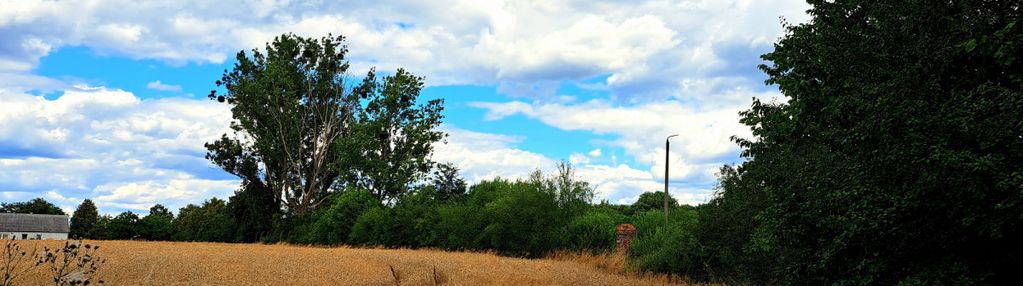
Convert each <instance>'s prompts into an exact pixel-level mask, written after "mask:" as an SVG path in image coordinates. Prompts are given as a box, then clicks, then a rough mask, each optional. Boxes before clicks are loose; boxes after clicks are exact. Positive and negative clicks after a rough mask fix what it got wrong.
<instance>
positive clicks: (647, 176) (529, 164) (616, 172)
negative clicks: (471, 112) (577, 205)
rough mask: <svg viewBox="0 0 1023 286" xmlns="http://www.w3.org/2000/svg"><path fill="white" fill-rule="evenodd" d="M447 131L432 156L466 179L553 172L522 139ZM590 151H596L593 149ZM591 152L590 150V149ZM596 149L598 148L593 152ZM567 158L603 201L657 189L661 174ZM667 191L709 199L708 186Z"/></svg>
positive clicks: (550, 162) (629, 199) (689, 199)
mask: <svg viewBox="0 0 1023 286" xmlns="http://www.w3.org/2000/svg"><path fill="white" fill-rule="evenodd" d="M442 129H443V130H444V131H445V132H448V134H450V137H448V140H447V141H448V142H447V143H446V144H443V145H438V146H436V151H435V152H434V157H433V158H434V160H436V161H438V162H452V163H455V165H456V166H458V168H459V169H460V172H461V175H462V176H463V177H465V178H466V179H467V180H468V181H470V182H472V183H476V182H479V181H481V180H486V179H493V178H496V177H501V178H506V179H519V178H524V177H525V176H526V175H527V174H528V173H529V172H531V171H533V170H536V169H538V168H539V169H541V170H542V171H545V172H553V171H554V167H555V163H556V162H557V160H556V159H551V158H548V157H546V156H544V155H542V154H537V153H533V152H529V151H525V150H521V149H518V148H517V147H516V146H515V144H517V143H519V142H521V141H522V140H524V139H525V138H518V137H512V136H507V135H500V134H491V133H480V132H474V131H469V130H464V129H459V128H456V127H454V126H451V125H446V126H444V127H443V128H442ZM594 151H596V150H594ZM590 153H594V152H590ZM598 153H599V152H598ZM569 161H570V163H572V165H573V166H574V167H575V168H576V175H577V176H578V178H579V179H581V180H583V181H586V182H589V183H590V185H591V186H592V187H593V189H594V191H595V193H596V195H595V201H601V200H608V201H609V202H611V203H616V204H631V203H633V202H635V201H636V199H637V198H638V197H639V195H640V194H642V193H644V192H650V191H659V190H663V186H664V185H663V181H661V180H662V179H661V178H663V177H657V176H656V175H655V174H653V173H651V172H649V171H643V170H638V169H635V168H632V167H630V166H629V165H626V164H618V165H614V166H609V165H603V164H591V163H592V162H591V161H590V160H589V158H587V157H586V156H584V155H582V154H573V155H572V156H570V158H569ZM672 184H673V186H672V187H671V192H672V196H675V197H676V198H677V199H679V201H680V202H683V203H687V204H699V203H703V202H706V201H707V200H709V199H710V194H711V193H712V190H711V188H709V187H707V188H695V187H685V188H682V187H678V186H679V185H684V184H679V183H678V182H673V183H672Z"/></svg>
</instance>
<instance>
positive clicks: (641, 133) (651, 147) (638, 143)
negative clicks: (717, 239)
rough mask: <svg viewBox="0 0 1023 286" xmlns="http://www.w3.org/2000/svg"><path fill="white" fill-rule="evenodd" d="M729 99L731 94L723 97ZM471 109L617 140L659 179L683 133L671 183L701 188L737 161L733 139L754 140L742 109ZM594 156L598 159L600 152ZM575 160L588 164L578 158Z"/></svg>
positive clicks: (673, 104)
mask: <svg viewBox="0 0 1023 286" xmlns="http://www.w3.org/2000/svg"><path fill="white" fill-rule="evenodd" d="M746 95H747V96H751V97H759V98H763V99H769V98H772V97H776V96H778V94H777V93H775V92H765V93H746ZM727 96H730V95H722V97H727ZM470 105H471V106H476V107H480V108H483V109H486V110H487V114H486V115H485V118H486V119H489V120H499V119H501V118H504V117H507V116H512V115H516V114H521V115H524V116H527V117H529V118H533V119H536V120H539V121H540V122H542V123H544V124H547V125H550V126H554V127H556V128H559V129H562V130H567V131H575V130H582V131H589V132H592V133H594V134H606V135H613V136H614V139H613V140H610V141H606V142H603V144H605V145H607V146H609V147H617V148H622V149H623V150H624V151H625V153H626V154H627V155H630V156H631V157H632V158H633V159H634V160H635V162H636V163H638V164H639V165H647V166H650V169H649V173H650V174H652V175H653V176H654V177H660V178H663V176H664V166H665V163H666V161H665V156H664V155H665V149H664V138H665V137H666V136H667V135H669V134H679V136H678V137H676V138H673V139H672V140H671V141H672V142H671V143H672V144H671V149H672V150H671V151H672V152H671V154H670V156H669V157H668V159H669V160H670V164H669V166H670V167H671V179H672V180H676V181H679V182H688V183H697V184H701V185H707V184H711V183H712V182H713V181H714V180H715V177H714V176H713V174H714V171H716V170H717V168H718V167H720V166H721V165H722V164H727V163H734V162H732V161H733V160H736V159H737V158H736V156H737V154H738V152H739V148H738V146H736V145H735V144H734V143H733V142H732V141H731V139H730V138H731V136H732V135H737V136H740V137H746V138H748V137H750V133H749V132H750V131H749V128H748V127H746V126H744V125H742V124H740V123H739V115H738V113H739V111H741V110H745V109H747V108H748V107H746V106H745V105H740V104H734V105H724V104H722V105H721V106H710V105H708V106H705V107H704V108H697V107H694V106H692V105H689V104H683V103H682V102H678V101H665V102H650V103H643V104H635V105H630V106H620V105H615V104H612V103H611V102H609V101H607V100H591V101H587V102H582V103H567V104H566V103H555V104H551V103H543V102H539V101H537V102H533V103H525V102H521V101H511V102H505V103H494V102H475V103H471V104H470ZM593 153H596V155H595V156H594V157H596V156H599V155H600V153H601V152H600V151H599V150H594V152H591V155H594V154H593ZM580 155H581V154H580ZM615 159H617V158H614V159H613V161H616V160H615ZM575 160H576V161H578V162H584V160H581V159H580V158H575ZM588 161H589V160H586V161H585V162H588Z"/></svg>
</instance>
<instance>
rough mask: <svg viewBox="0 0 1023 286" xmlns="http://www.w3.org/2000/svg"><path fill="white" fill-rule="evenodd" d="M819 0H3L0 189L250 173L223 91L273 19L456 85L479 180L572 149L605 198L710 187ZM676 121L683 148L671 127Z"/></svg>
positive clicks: (702, 196)
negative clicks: (224, 153)
mask: <svg viewBox="0 0 1023 286" xmlns="http://www.w3.org/2000/svg"><path fill="white" fill-rule="evenodd" d="M807 8H808V7H807V4H805V3H804V2H801V1H794V0H787V1H773V0H760V1H742V0H736V1H727V0H707V1H703V0H675V1H498V0H494V1H453V0H438V1H287V0H283V1H274V0H266V1H240V2H239V1H101V0H96V1H74V0H71V1H60V2H52V1H8V0H0V39H3V40H2V41H0V201H3V202H16V201H26V200H29V199H32V198H36V197H42V198H44V199H46V200H47V201H50V202H52V203H54V204H56V205H57V206H59V207H61V208H62V209H64V210H65V211H66V212H68V213H70V212H71V211H73V210H74V208H75V207H76V206H77V205H78V204H80V203H81V202H82V200H84V199H92V200H93V201H94V202H95V203H96V205H97V206H98V207H99V209H100V212H101V213H108V214H115V213H119V212H122V211H132V212H135V213H141V214H145V213H148V209H149V207H151V206H152V205H154V204H163V205H165V206H167V207H168V208H170V209H172V210H176V209H178V208H180V207H182V206H184V205H187V204H189V203H194V204H199V203H202V202H203V201H204V200H207V199H209V198H212V197H218V198H221V199H225V198H227V197H229V196H230V195H231V194H232V193H233V192H234V191H235V190H236V189H237V188H238V185H239V181H238V179H237V178H236V177H233V176H232V175H229V174H227V173H225V172H223V171H222V170H220V169H219V168H217V167H216V166H214V165H212V164H210V163H209V162H208V161H207V160H206V159H205V158H204V156H205V148H204V147H203V144H204V143H205V142H210V141H212V140H214V139H215V138H217V137H219V136H220V135H221V134H224V133H226V132H227V131H228V130H229V129H228V124H229V122H230V121H231V115H230V107H229V106H228V105H226V104H223V103H217V102H216V101H211V100H209V99H207V98H206V95H207V94H208V93H209V91H210V90H211V89H214V88H216V86H215V84H214V82H215V81H216V80H217V79H219V78H220V75H221V74H222V73H223V72H224V70H225V69H230V68H231V66H232V64H233V62H234V57H235V55H236V54H237V53H238V52H240V51H243V50H245V51H250V50H252V49H259V48H262V47H264V46H265V43H266V42H268V41H271V40H272V39H273V38H274V36H277V35H280V34H282V33H288V32H290V33H295V34H297V35H300V36H306V37H322V36H326V35H327V34H334V35H338V34H340V35H343V36H345V37H346V44H347V45H348V47H349V50H350V52H349V54H348V59H349V60H350V62H351V66H352V68H351V69H350V70H349V71H350V73H352V75H353V76H361V75H364V74H365V73H366V72H367V71H368V70H369V69H370V68H374V67H375V68H376V69H377V71H378V72H379V73H381V74H387V73H393V72H394V71H395V70H397V69H398V68H404V69H406V70H408V71H411V72H412V73H414V74H416V75H419V76H423V77H425V81H426V87H425V89H423V90H422V94H421V99H422V100H424V101H425V100H430V99H436V98H443V99H444V100H445V110H444V112H443V114H444V116H445V119H444V124H443V125H442V126H441V127H440V128H441V129H442V130H443V131H445V132H446V133H448V134H449V137H448V138H447V139H446V142H442V143H438V144H437V145H435V151H434V154H433V159H434V160H435V161H438V162H450V163H453V164H455V165H456V166H458V168H459V169H460V170H461V174H462V175H463V176H464V177H465V178H466V180H467V181H469V182H478V181H480V180H485V179H490V178H495V177H502V178H512V179H514V178H519V177H523V176H524V175H525V174H526V173H528V172H529V171H532V170H535V169H537V168H539V169H541V170H544V171H548V172H549V171H553V170H554V168H555V164H556V163H557V162H558V161H568V162H570V163H572V165H573V166H574V167H575V168H576V169H577V175H578V178H579V179H581V180H584V181H587V182H589V183H590V185H591V186H592V187H593V188H594V190H595V192H596V200H597V201H600V200H607V201H608V202H610V203H613V204H630V203H632V202H634V201H635V200H636V198H637V197H638V196H639V195H640V194H642V193H643V192H650V191H663V180H664V174H665V171H664V169H665V164H666V163H667V164H668V165H669V168H670V172H669V174H670V175H669V181H670V192H671V195H672V196H673V197H675V198H676V199H678V200H679V201H680V202H681V203H685V204H691V205H695V204H700V203H704V202H707V201H708V200H709V199H710V198H712V196H713V193H714V188H715V186H716V183H717V179H716V172H717V170H718V169H719V168H720V167H721V166H722V165H725V164H738V163H741V162H742V161H743V159H742V158H741V157H740V156H739V153H740V151H741V150H740V149H739V147H738V146H736V145H735V144H734V143H733V142H732V141H731V140H730V137H731V136H739V137H745V138H750V137H751V135H750V131H749V128H748V127H745V126H743V125H742V124H740V123H739V114H738V112H739V111H742V110H745V109H747V108H749V106H750V104H751V103H752V100H753V99H754V98H757V99H760V100H763V101H772V100H775V101H777V100H782V97H781V94H780V93H779V92H778V88H777V87H776V86H769V85H765V84H764V80H765V79H766V75H764V74H763V73H762V72H761V71H760V70H759V69H758V68H757V66H758V65H759V64H762V63H764V62H763V61H762V60H761V59H760V55H762V54H764V53H767V52H770V51H771V50H772V49H773V44H774V43H775V42H776V41H777V40H778V38H779V37H781V36H782V35H783V34H784V29H783V28H782V19H784V20H785V21H786V22H788V23H801V22H804V21H807V19H808V18H809V17H808V16H807V15H806V12H805V11H806V10H807ZM671 134H679V136H678V137H675V138H672V139H671V143H672V144H671V149H670V150H667V151H670V152H669V153H668V159H667V160H666V159H665V152H666V149H665V146H664V141H665V137H666V136H668V135H671Z"/></svg>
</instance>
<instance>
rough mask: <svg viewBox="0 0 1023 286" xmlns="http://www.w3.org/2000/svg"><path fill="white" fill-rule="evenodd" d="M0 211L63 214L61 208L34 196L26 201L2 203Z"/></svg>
mask: <svg viewBox="0 0 1023 286" xmlns="http://www.w3.org/2000/svg"><path fill="white" fill-rule="evenodd" d="M0 212H3V213H25V214H54V215H62V214H65V213H64V211H63V210H61V209H60V208H59V207H57V206H56V205H54V204H51V203H50V202H47V201H46V200H44V199H43V198H35V199H32V200H29V201H27V202H18V203H2V204H0Z"/></svg>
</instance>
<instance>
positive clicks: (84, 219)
mask: <svg viewBox="0 0 1023 286" xmlns="http://www.w3.org/2000/svg"><path fill="white" fill-rule="evenodd" d="M98 221H99V210H97V209H96V204H94V203H93V202H92V200H90V199H85V201H82V204H80V205H78V208H77V209H75V213H74V214H73V215H72V216H71V232H70V233H68V236H70V237H72V238H85V237H89V238H92V231H93V229H94V228H95V227H96V223H97V222H98Z"/></svg>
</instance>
